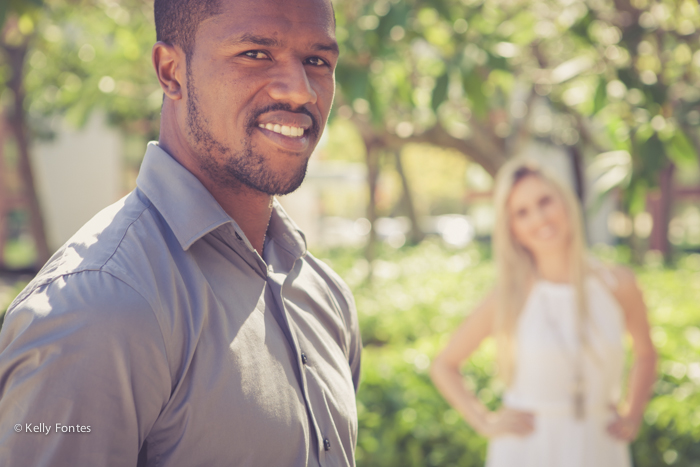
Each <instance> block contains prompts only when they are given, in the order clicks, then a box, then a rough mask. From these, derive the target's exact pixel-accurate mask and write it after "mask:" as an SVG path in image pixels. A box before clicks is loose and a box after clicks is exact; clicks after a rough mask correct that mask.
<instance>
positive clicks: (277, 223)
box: [267, 198, 307, 258]
mask: <svg viewBox="0 0 700 467" xmlns="http://www.w3.org/2000/svg"><path fill="white" fill-rule="evenodd" d="M267 237H268V238H269V239H271V240H274V241H275V242H277V244H278V245H280V247H281V248H283V249H285V250H287V251H288V252H289V253H291V254H292V255H294V256H295V257H296V258H300V257H302V256H304V255H305V254H306V251H307V245H306V237H305V236H304V233H303V232H302V231H301V229H299V227H298V226H297V225H296V223H295V222H294V221H293V220H292V219H291V217H289V215H287V213H286V212H285V210H284V208H283V207H282V205H281V204H280V203H279V201H277V199H276V198H275V201H274V204H273V207H272V215H271V216H270V224H269V225H268V226H267Z"/></svg>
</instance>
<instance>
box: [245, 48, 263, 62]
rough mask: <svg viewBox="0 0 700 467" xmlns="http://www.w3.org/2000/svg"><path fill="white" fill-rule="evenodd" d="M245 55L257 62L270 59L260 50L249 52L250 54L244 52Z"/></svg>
mask: <svg viewBox="0 0 700 467" xmlns="http://www.w3.org/2000/svg"><path fill="white" fill-rule="evenodd" d="M243 55H245V56H246V57H249V58H253V59H255V60H265V59H266V58H268V56H267V54H266V53H265V52H262V51H260V50H249V51H248V52H243Z"/></svg>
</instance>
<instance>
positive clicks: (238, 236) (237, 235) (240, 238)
mask: <svg viewBox="0 0 700 467" xmlns="http://www.w3.org/2000/svg"><path fill="white" fill-rule="evenodd" d="M233 233H235V234H236V238H237V239H238V240H243V238H242V237H241V236H240V235H239V234H238V232H236V231H235V230H234V231H233Z"/></svg>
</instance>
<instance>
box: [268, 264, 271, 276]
mask: <svg viewBox="0 0 700 467" xmlns="http://www.w3.org/2000/svg"><path fill="white" fill-rule="evenodd" d="M267 272H269V273H270V274H272V265H271V264H269V265H268V266H267Z"/></svg>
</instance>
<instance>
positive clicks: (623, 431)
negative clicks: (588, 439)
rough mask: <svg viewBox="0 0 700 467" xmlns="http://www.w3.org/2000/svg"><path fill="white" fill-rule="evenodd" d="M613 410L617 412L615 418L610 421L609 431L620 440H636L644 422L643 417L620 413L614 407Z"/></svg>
mask: <svg viewBox="0 0 700 467" xmlns="http://www.w3.org/2000/svg"><path fill="white" fill-rule="evenodd" d="M612 410H613V411H614V412H615V419H614V420H613V421H612V422H610V423H608V433H609V434H610V435H611V436H612V437H613V438H615V439H618V440H620V441H625V442H632V441H634V439H635V438H636V437H637V433H638V432H639V427H640V425H641V424H642V417H641V416H638V417H633V416H631V415H629V414H627V415H620V414H619V413H618V411H617V410H616V409H615V408H614V407H612Z"/></svg>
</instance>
